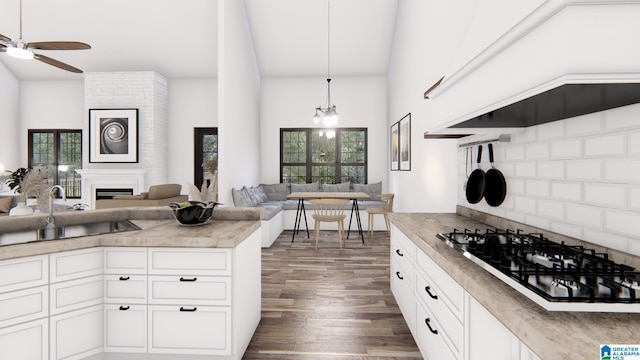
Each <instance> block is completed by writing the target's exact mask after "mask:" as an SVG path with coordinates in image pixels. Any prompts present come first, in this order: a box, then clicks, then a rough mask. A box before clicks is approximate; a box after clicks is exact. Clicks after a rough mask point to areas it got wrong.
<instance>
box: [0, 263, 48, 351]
mask: <svg viewBox="0 0 640 360" xmlns="http://www.w3.org/2000/svg"><path fill="white" fill-rule="evenodd" d="M48 258H49V257H48V256H47V255H42V256H32V257H26V258H21V259H15V260H4V261H0V357H1V358H3V359H5V358H6V359H24V360H41V359H47V358H48V351H49V321H48V315H49V291H48V286H47V284H48V282H49V265H48V264H49V261H48Z"/></svg>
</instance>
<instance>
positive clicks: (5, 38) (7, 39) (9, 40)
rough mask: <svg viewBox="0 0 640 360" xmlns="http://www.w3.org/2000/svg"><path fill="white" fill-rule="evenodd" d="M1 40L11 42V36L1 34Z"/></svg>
mask: <svg viewBox="0 0 640 360" xmlns="http://www.w3.org/2000/svg"><path fill="white" fill-rule="evenodd" d="M0 41H5V42H9V43H10V42H11V38H8V37H6V36H4V35H2V34H0Z"/></svg>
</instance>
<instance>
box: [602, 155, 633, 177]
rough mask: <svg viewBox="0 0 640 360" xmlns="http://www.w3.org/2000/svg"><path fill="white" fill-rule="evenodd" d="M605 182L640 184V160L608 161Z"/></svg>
mask: <svg viewBox="0 0 640 360" xmlns="http://www.w3.org/2000/svg"><path fill="white" fill-rule="evenodd" d="M605 180H607V181H616V182H617V181H621V182H640V159H629V160H622V159H619V160H618V159H616V160H608V161H606V162H605Z"/></svg>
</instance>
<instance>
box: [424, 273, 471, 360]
mask: <svg viewBox="0 0 640 360" xmlns="http://www.w3.org/2000/svg"><path fill="white" fill-rule="evenodd" d="M427 287H429V292H427V291H426V290H427ZM415 290H416V294H417V296H416V298H417V300H416V302H417V303H419V304H420V305H422V306H424V309H425V310H426V311H427V312H428V313H429V315H431V318H432V319H434V320H435V321H437V322H438V324H439V331H440V332H439V335H441V336H442V337H443V338H444V340H445V342H446V343H447V344H448V345H449V347H450V348H451V351H453V353H454V354H455V355H456V356H457V357H459V358H462V353H463V349H464V326H463V323H462V321H460V320H459V319H458V318H457V317H456V315H455V314H454V313H453V312H451V309H449V307H447V306H446V305H445V303H444V301H443V298H442V297H441V296H440V295H439V294H441V293H442V291H441V290H440V289H439V288H437V287H434V285H433V281H431V280H430V279H429V278H428V277H425V276H424V275H423V274H420V272H418V273H417V275H416V289H415ZM434 297H435V298H434ZM424 321H425V320H424V319H421V318H420V317H416V324H417V325H416V326H421V325H422V324H421V322H424Z"/></svg>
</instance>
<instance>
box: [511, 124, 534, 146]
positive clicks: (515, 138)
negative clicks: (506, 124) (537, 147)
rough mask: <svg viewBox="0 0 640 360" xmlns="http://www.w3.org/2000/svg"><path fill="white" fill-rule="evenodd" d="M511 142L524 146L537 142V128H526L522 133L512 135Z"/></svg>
mask: <svg viewBox="0 0 640 360" xmlns="http://www.w3.org/2000/svg"><path fill="white" fill-rule="evenodd" d="M511 141H512V142H513V143H516V144H524V143H530V142H534V141H536V129H535V126H530V127H528V128H525V130H524V131H522V132H517V133H515V134H512V135H511Z"/></svg>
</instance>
